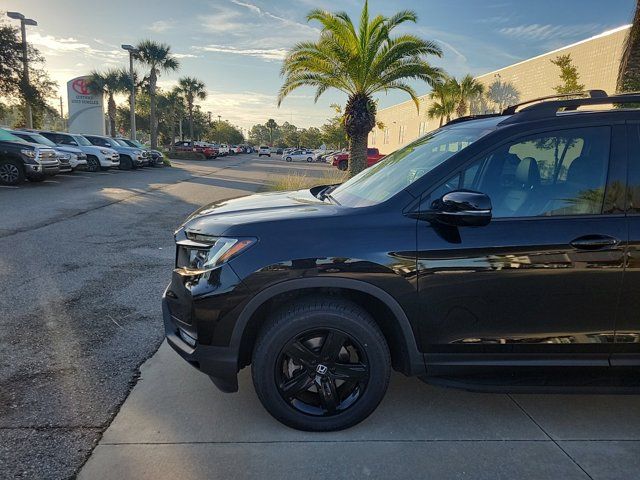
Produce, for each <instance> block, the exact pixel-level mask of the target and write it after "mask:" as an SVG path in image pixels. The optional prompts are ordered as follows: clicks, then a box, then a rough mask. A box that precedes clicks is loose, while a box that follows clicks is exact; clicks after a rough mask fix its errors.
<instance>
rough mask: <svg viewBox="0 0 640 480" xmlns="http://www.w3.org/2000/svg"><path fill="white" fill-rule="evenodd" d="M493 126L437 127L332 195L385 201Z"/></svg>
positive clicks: (362, 202)
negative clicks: (437, 128)
mask: <svg viewBox="0 0 640 480" xmlns="http://www.w3.org/2000/svg"><path fill="white" fill-rule="evenodd" d="M494 128H495V125H491V126H490V127H488V126H487V125H486V124H485V123H484V122H483V123H482V125H475V126H474V125H472V124H468V125H465V126H464V127H463V126H461V125H454V126H451V127H445V128H441V129H439V130H435V131H434V132H432V133H430V134H428V135H425V136H424V137H422V138H420V139H418V140H416V141H415V142H413V143H411V144H409V145H407V146H406V147H402V148H401V149H399V150H396V151H395V152H394V153H392V154H391V155H389V156H387V157H385V158H384V159H383V160H381V161H380V162H378V163H376V164H375V165H373V166H371V167H369V168H367V169H366V170H364V171H362V172H360V173H359V174H358V175H356V176H355V177H353V178H352V179H350V180H348V181H347V182H345V183H343V184H342V185H340V186H339V187H338V188H336V189H335V190H334V191H333V192H331V197H332V198H333V199H335V200H336V201H337V202H338V203H340V204H341V205H345V206H349V207H365V206H368V205H375V204H377V203H381V202H384V201H385V200H388V199H389V198H391V197H392V196H394V195H395V194H396V193H398V192H400V191H402V190H404V189H405V188H406V187H408V186H409V185H410V184H411V183H413V182H415V181H416V180H418V179H419V178H420V177H422V176H423V175H425V174H426V173H428V172H429V171H431V170H433V169H434V168H436V167H437V166H438V165H441V164H442V163H443V162H445V161H446V160H447V159H448V158H450V157H452V156H453V155H455V154H456V153H458V152H459V151H461V150H463V149H464V148H466V147H468V146H469V145H470V144H472V143H473V142H475V141H476V140H478V139H479V138H480V137H482V136H483V135H486V134H487V133H489V132H490V131H492V130H493V129H494Z"/></svg>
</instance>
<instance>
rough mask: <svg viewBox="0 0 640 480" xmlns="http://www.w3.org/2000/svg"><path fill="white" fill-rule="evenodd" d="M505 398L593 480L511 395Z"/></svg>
mask: <svg viewBox="0 0 640 480" xmlns="http://www.w3.org/2000/svg"><path fill="white" fill-rule="evenodd" d="M507 397H508V398H509V400H511V401H512V402H513V403H514V405H515V406H516V407H518V408H519V409H520V411H522V413H524V414H525V415H526V416H527V417H528V418H529V420H531V421H532V422H533V423H534V424H535V425H536V426H537V427H538V428H539V429H540V431H541V432H542V433H544V434H545V435H546V436H547V437H548V438H549V440H551V441H552V442H553V443H554V444H555V446H556V447H558V448H559V449H560V451H561V452H562V453H564V454H565V456H566V457H567V458H568V459H569V460H571V462H573V464H574V465H575V466H576V467H578V468H579V469H580V470H581V471H582V473H584V474H585V475H586V476H587V478H589V479H590V480H593V477H592V476H591V475H590V474H589V473H588V472H587V471H586V470H585V469H584V468H583V467H582V465H580V464H579V463H578V462H577V461H576V460H575V459H574V458H573V457H572V456H571V455H570V454H569V452H567V451H566V450H565V449H564V448H562V445H560V444H559V443H558V442H557V440H556V439H555V438H553V437H552V436H551V435H550V434H549V432H547V431H546V430H545V429H544V427H543V426H542V425H540V423H538V421H536V419H535V418H533V416H531V414H529V412H527V411H526V410H525V409H524V407H523V406H522V405H520V403H518V401H517V400H516V399H515V398H513V396H512V395H511V394H507Z"/></svg>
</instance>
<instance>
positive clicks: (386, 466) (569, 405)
mask: <svg viewBox="0 0 640 480" xmlns="http://www.w3.org/2000/svg"><path fill="white" fill-rule="evenodd" d="M639 471H640V399H639V398H638V397H637V396H633V395H628V396H625V395H620V396H605V395H589V396H577V395H503V394H480V393H469V392H464V391H458V390H450V389H444V388H438V387H433V386H429V385H426V384H424V383H422V382H420V381H419V380H417V379H408V378H405V377H403V376H401V375H397V374H396V375H394V377H393V378H392V382H391V386H390V388H389V392H388V393H387V396H386V397H385V399H384V400H383V402H382V404H381V405H380V407H379V408H378V410H377V411H376V412H375V413H374V414H373V415H372V416H371V417H370V418H369V419H367V420H366V421H365V422H363V423H361V424H360V425H357V426H356V427H354V428H351V429H349V430H347V431H343V432H336V433H325V434H317V433H304V432H298V431H295V430H292V429H289V428H287V427H285V426H282V425H280V424H279V423H278V422H276V421H275V420H273V419H272V418H271V417H270V416H269V415H268V414H267V413H266V412H265V411H264V410H263V408H262V406H261V405H260V403H259V402H258V399H257V397H256V395H255V393H254V391H253V386H252V384H251V378H250V372H249V371H248V369H245V370H243V371H242V372H241V373H240V391H239V392H238V393H236V394H223V393H221V392H219V391H218V390H216V388H215V387H214V386H213V384H212V383H211V382H210V381H209V379H208V378H207V377H206V376H204V375H202V374H200V373H199V372H197V371H196V370H195V369H193V368H191V367H190V366H189V365H188V364H187V363H186V362H184V361H182V360H181V359H180V358H178V356H177V355H176V354H175V353H174V352H173V351H172V350H171V349H170V347H168V345H167V344H166V343H164V344H163V345H162V346H161V348H160V350H159V351H158V352H157V353H156V355H155V356H153V357H152V358H151V359H150V360H149V361H147V362H146V363H145V364H144V365H143V366H142V368H141V378H140V381H139V382H138V384H137V385H136V387H135V388H134V389H133V391H132V393H131V395H130V396H129V398H128V399H127V401H126V402H125V403H124V405H123V406H122V409H121V410H120V412H119V414H118V415H117V416H116V418H115V420H114V421H113V423H112V424H111V426H110V427H109V428H108V429H107V430H106V432H105V434H104V436H103V438H102V440H101V442H100V443H99V445H98V446H97V447H96V449H95V450H94V452H93V454H92V456H91V457H90V458H89V460H88V461H87V463H86V465H85V466H84V468H83V469H82V471H81V472H80V475H79V478H80V479H118V480H121V479H124V478H136V479H147V478H148V479H163V478H171V479H175V478H180V479H195V478H208V479H227V478H233V479H250V478H261V479H265V478H266V479H304V480H311V479H328V478H340V479H344V478H380V479H386V478H429V479H462V478H469V479H484V478H486V479H492V480H493V479H497V478H505V479H507V478H508V479H516V478H517V479H544V478H549V479H557V478H562V479H564V480H568V479H588V478H592V479H632V478H638V475H639V474H638V472H639Z"/></svg>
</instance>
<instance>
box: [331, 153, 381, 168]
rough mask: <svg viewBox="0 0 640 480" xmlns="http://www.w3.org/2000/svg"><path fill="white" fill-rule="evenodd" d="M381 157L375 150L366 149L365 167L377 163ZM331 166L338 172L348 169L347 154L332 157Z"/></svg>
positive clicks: (337, 154)
mask: <svg viewBox="0 0 640 480" xmlns="http://www.w3.org/2000/svg"><path fill="white" fill-rule="evenodd" d="M383 157H384V155H382V154H380V151H379V150H378V149H377V148H367V167H370V166H371V165H373V164H374V163H378V162H379V161H380V160H381V159H382V158H383ZM332 165H333V166H334V167H338V169H339V170H346V169H347V168H348V167H349V153H348V152H341V153H336V154H335V155H334V156H333V162H332Z"/></svg>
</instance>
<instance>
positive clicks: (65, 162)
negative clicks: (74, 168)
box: [58, 158, 69, 165]
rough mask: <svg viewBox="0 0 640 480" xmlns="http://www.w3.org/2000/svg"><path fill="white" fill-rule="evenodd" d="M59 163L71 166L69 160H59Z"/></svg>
mask: <svg viewBox="0 0 640 480" xmlns="http://www.w3.org/2000/svg"><path fill="white" fill-rule="evenodd" d="M58 161H59V162H60V165H69V159H68V158H58Z"/></svg>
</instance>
